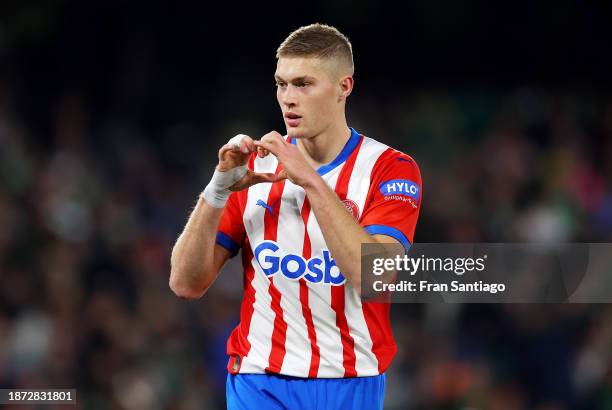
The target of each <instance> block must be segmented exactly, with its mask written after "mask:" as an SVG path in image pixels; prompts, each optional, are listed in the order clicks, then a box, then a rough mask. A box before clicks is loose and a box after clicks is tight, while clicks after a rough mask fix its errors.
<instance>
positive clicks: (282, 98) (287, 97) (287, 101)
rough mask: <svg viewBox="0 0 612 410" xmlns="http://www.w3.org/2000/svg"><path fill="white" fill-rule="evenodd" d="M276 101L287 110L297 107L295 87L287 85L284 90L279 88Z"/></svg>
mask: <svg viewBox="0 0 612 410" xmlns="http://www.w3.org/2000/svg"><path fill="white" fill-rule="evenodd" d="M278 101H279V102H280V103H281V104H283V105H284V106H286V107H287V108H292V107H295V106H296V105H297V97H296V90H295V87H294V86H293V85H291V84H289V85H287V86H286V87H285V88H284V89H281V88H279V90H278Z"/></svg>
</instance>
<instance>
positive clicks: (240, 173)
mask: <svg viewBox="0 0 612 410" xmlns="http://www.w3.org/2000/svg"><path fill="white" fill-rule="evenodd" d="M245 136H246V135H243V134H238V135H236V136H235V137H232V138H231V139H230V140H229V141H228V144H230V145H232V146H233V147H234V148H238V149H239V148H240V141H242V138H244V137H245ZM246 173H247V166H246V164H245V165H240V166H238V167H236V168H232V169H229V170H227V171H219V170H216V169H215V173H214V174H213V176H212V179H211V180H210V182H209V183H208V185H206V188H204V191H203V192H202V193H201V194H200V196H201V197H203V198H204V199H205V200H206V202H208V204H209V205H211V206H212V207H214V208H223V207H224V206H225V203H226V202H227V199H228V198H229V196H230V195H231V193H232V191H230V190H229V187H231V186H232V185H234V184H235V183H236V182H238V181H240V180H241V179H242V177H244V175H245V174H246Z"/></svg>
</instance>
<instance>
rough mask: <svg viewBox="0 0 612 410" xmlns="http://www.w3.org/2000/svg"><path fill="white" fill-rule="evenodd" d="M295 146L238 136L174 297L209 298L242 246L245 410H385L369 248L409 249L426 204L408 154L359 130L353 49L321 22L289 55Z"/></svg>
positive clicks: (384, 359)
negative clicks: (353, 119) (349, 105)
mask: <svg viewBox="0 0 612 410" xmlns="http://www.w3.org/2000/svg"><path fill="white" fill-rule="evenodd" d="M277 59H278V62H277V68H276V73H275V79H276V84H277V99H278V103H279V105H280V107H281V110H282V113H283V117H284V120H285V124H286V127H287V136H286V137H283V136H281V135H280V134H279V133H277V132H275V131H272V132H270V133H268V134H266V135H264V136H263V137H262V138H261V140H259V141H257V140H253V139H251V138H250V137H248V136H245V135H237V136H236V137H234V138H232V139H231V140H230V141H229V142H228V144H226V145H224V146H223V147H222V148H221V149H220V151H219V164H218V165H217V167H216V170H215V173H214V175H213V178H212V180H211V182H210V184H209V185H208V186H207V187H206V189H205V190H204V192H203V193H202V194H201V195H200V199H199V200H198V203H197V205H196V207H195V209H194V210H193V212H192V214H191V216H190V218H189V221H188V222H187V225H186V226H185V229H184V231H183V232H182V234H181V235H180V237H179V239H178V240H177V243H176V245H175V246H174V249H173V251H172V261H171V262H172V270H171V275H170V287H171V289H172V290H173V291H174V292H175V293H176V294H177V295H178V296H180V297H184V298H199V297H201V296H202V295H203V294H204V293H205V292H206V290H207V289H208V288H209V287H210V285H211V284H212V283H213V281H214V280H215V278H216V276H217V275H218V274H219V271H220V270H221V268H222V267H223V265H224V263H225V262H226V261H227V260H228V259H229V258H230V257H232V256H234V255H235V254H236V253H237V252H238V250H239V249H242V263H243V266H244V275H245V276H244V299H243V302H242V307H241V313H240V324H239V325H238V326H237V327H236V329H235V330H234V331H233V333H232V334H231V336H230V338H229V340H228V343H227V353H228V355H229V356H230V360H229V364H228V372H229V374H228V380H227V400H228V407H229V408H232V409H247V408H248V409H251V408H265V409H277V408H299V409H315V408H317V409H321V408H326V409H327V408H329V409H361V408H363V409H375V408H382V404H383V400H384V389H385V375H384V372H385V370H386V369H387V367H388V366H389V364H390V362H391V359H392V357H393V355H394V354H395V352H396V347H395V343H394V341H393V336H392V334H391V328H390V325H389V319H388V313H389V305H388V304H382V303H367V302H362V300H361V298H360V294H361V272H360V271H361V266H360V252H361V244H364V243H395V244H397V243H399V244H401V245H403V247H404V248H405V250H406V251H407V250H408V248H409V246H410V243H411V242H412V239H413V234H414V229H415V225H416V221H417V217H418V213H419V209H420V202H421V177H420V172H419V168H418V166H417V164H416V163H415V162H414V160H412V158H410V157H409V156H408V155H405V154H403V153H401V152H399V151H396V150H394V149H392V148H389V147H387V146H386V145H384V144H382V143H380V142H377V141H375V140H373V139H370V138H367V137H365V136H363V135H360V134H359V133H358V132H357V131H355V130H354V129H352V128H349V127H348V125H347V122H346V116H345V104H346V99H347V97H348V96H349V94H350V93H351V90H352V89H353V82H354V80H353V77H352V76H353V57H352V49H351V44H350V42H349V41H348V39H347V38H346V37H345V36H344V35H343V34H341V33H340V32H339V31H338V30H337V29H335V28H333V27H330V26H326V25H321V24H313V25H309V26H306V27H301V28H299V29H298V30H296V31H294V32H293V33H291V34H290V35H289V37H287V39H286V40H285V41H284V42H283V43H282V44H281V46H280V47H279V48H278V51H277Z"/></svg>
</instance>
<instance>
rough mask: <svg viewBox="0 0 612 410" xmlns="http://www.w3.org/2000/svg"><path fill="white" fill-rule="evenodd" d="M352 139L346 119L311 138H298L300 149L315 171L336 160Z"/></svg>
mask: <svg viewBox="0 0 612 410" xmlns="http://www.w3.org/2000/svg"><path fill="white" fill-rule="evenodd" d="M350 137H351V130H350V129H349V127H348V125H347V124H346V118H344V117H343V118H342V121H338V122H337V123H334V124H332V125H331V126H330V127H328V128H326V129H324V130H323V131H322V132H320V133H319V134H317V135H315V136H314V137H311V138H298V140H297V146H298V149H299V150H300V151H301V152H302V154H304V156H305V157H306V160H307V161H308V163H310V165H312V166H313V167H314V168H315V169H316V168H318V167H320V166H321V165H324V164H328V163H330V162H331V161H333V160H334V158H336V157H337V156H338V154H339V153H340V151H342V148H344V146H345V145H346V142H347V141H348V140H349V138H350Z"/></svg>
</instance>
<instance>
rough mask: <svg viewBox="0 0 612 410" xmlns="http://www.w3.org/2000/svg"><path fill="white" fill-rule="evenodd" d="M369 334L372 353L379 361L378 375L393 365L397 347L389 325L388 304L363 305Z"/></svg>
mask: <svg viewBox="0 0 612 410" xmlns="http://www.w3.org/2000/svg"><path fill="white" fill-rule="evenodd" d="M361 306H362V309H363V316H364V317H365V321H366V325H367V326H368V332H369V333H370V338H371V339H372V353H374V356H376V359H377V360H378V373H381V374H382V373H384V372H385V371H386V370H387V367H389V365H390V364H391V360H392V359H393V356H394V355H395V353H396V352H397V347H396V345H395V342H394V341H393V333H392V332H391V324H390V323H389V308H390V305H389V304H388V303H368V302H363V303H362V305H361Z"/></svg>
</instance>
